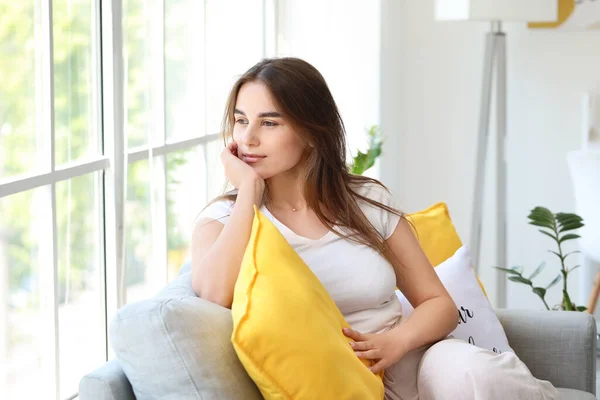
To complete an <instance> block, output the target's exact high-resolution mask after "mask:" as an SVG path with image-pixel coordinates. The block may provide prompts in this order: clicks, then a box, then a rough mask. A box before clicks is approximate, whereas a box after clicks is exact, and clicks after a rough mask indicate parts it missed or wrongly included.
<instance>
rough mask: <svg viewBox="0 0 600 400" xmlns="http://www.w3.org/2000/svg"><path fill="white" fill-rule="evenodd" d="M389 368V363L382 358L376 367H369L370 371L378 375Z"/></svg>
mask: <svg viewBox="0 0 600 400" xmlns="http://www.w3.org/2000/svg"><path fill="white" fill-rule="evenodd" d="M387 367H388V365H387V361H386V360H385V359H383V358H382V359H381V360H379V361H377V362H376V363H375V365H373V366H372V367H369V370H370V371H371V372H372V373H374V374H378V373H380V372H381V371H383V370H384V369H386V368H387Z"/></svg>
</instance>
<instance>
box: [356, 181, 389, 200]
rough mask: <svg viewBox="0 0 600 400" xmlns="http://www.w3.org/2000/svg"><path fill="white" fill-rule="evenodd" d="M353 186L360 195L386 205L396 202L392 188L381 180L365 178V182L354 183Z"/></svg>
mask: <svg viewBox="0 0 600 400" xmlns="http://www.w3.org/2000/svg"><path fill="white" fill-rule="evenodd" d="M353 188H354V190H355V191H356V192H357V193H358V194H359V195H361V196H363V197H367V198H368V199H370V200H374V201H376V202H378V203H382V204H385V205H391V204H393V203H394V200H393V198H394V196H393V195H392V193H391V192H390V190H389V189H388V188H387V187H386V186H385V185H383V184H382V183H381V182H379V181H371V180H368V181H367V180H365V181H364V182H358V183H354V184H353Z"/></svg>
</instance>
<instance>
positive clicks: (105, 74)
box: [0, 0, 278, 399]
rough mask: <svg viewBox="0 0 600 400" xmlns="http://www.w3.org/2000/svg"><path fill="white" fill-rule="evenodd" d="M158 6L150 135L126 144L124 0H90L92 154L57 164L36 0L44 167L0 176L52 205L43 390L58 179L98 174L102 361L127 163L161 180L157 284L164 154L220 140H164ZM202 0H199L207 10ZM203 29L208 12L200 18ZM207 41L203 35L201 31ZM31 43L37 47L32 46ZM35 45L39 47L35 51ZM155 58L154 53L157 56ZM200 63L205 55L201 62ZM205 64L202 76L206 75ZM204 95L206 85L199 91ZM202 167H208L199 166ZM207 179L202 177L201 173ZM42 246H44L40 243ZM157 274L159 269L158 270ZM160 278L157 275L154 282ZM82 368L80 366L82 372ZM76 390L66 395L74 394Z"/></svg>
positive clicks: (47, 44) (119, 267) (7, 185)
mask: <svg viewBox="0 0 600 400" xmlns="http://www.w3.org/2000/svg"><path fill="white" fill-rule="evenodd" d="M157 2H158V4H159V6H158V10H160V11H159V12H158V13H156V15H154V16H153V22H154V23H156V24H157V30H156V40H157V41H158V42H159V43H160V49H161V50H160V51H156V52H155V53H157V54H158V55H157V56H156V57H157V61H158V63H157V67H158V68H159V76H161V77H162V79H160V82H159V85H158V91H159V96H158V97H159V99H160V101H159V110H160V112H158V113H156V114H155V116H154V117H155V118H156V120H155V121H154V122H155V123H157V126H158V128H157V129H156V132H155V137H154V138H152V140H150V141H149V143H148V144H147V145H145V146H143V147H139V148H135V149H128V148H127V140H126V138H125V129H124V128H125V126H124V125H125V122H126V121H125V112H124V110H125V108H124V107H125V103H124V89H125V88H124V85H125V84H126V82H124V76H125V75H124V60H123V26H122V21H123V20H122V17H123V9H122V0H108V1H102V0H91V6H92V9H93V17H92V49H93V52H92V53H93V54H92V60H93V62H92V76H93V79H94V84H93V88H94V89H95V90H96V91H97V96H98V98H97V101H96V103H95V106H96V110H95V112H96V114H95V115H96V117H97V118H96V120H95V124H96V126H95V127H96V128H97V129H98V137H97V149H98V152H97V155H95V156H91V157H86V158H83V159H80V160H77V161H76V162H72V163H70V164H65V165H60V166H58V167H57V165H56V160H55V124H54V47H53V46H54V35H53V1H52V0H40V6H41V7H40V9H39V10H40V15H39V17H40V18H41V24H40V29H39V31H38V30H36V34H35V36H36V38H35V39H36V40H38V41H39V43H40V44H41V45H40V46H39V49H40V50H39V51H41V63H40V66H39V68H38V69H39V70H41V74H40V77H39V78H40V79H39V83H40V84H41V93H42V96H41V98H40V99H39V100H38V99H37V98H36V101H39V102H40V104H41V112H37V114H38V115H36V118H37V120H38V121H39V122H40V123H39V124H37V126H36V135H37V138H38V141H37V146H38V148H37V151H36V152H37V154H38V155H40V156H41V157H42V161H41V162H42V163H43V165H44V166H45V167H46V169H45V170H44V171H41V172H35V173H30V174H25V175H18V176H11V177H10V178H8V179H3V180H0V198H3V197H6V196H10V195H13V194H17V193H21V192H25V191H29V190H34V189H41V190H43V193H44V196H45V197H46V198H47V201H48V202H49V204H51V209H52V212H51V216H50V217H49V218H50V219H51V222H50V223H48V224H45V225H47V226H45V227H44V229H46V230H47V233H48V236H51V237H52V241H48V242H49V243H48V244H46V245H40V246H41V248H40V252H44V253H45V255H46V256H47V258H46V259H51V260H52V269H50V268H42V269H41V275H40V280H41V285H40V286H41V288H42V297H41V298H42V314H43V315H45V317H44V319H43V321H42V329H44V331H45V332H48V334H47V335H45V338H44V341H43V348H42V352H43V354H42V363H43V365H44V368H45V370H44V373H43V374H44V377H42V380H43V385H44V389H45V392H46V393H55V396H54V397H55V398H56V399H58V398H59V389H60V388H59V381H60V359H59V354H60V352H59V300H58V257H57V254H58V249H57V241H58V238H57V212H56V207H57V204H56V185H57V183H59V182H62V181H66V180H69V179H73V178H76V177H79V176H82V175H88V174H94V173H97V174H100V179H99V186H100V187H99V190H98V193H99V195H100V196H101V198H100V199H99V206H100V210H99V214H100V219H101V220H100V221H99V226H100V230H101V231H100V237H101V238H102V239H103V242H102V243H100V245H101V246H102V249H101V251H100V253H101V255H102V257H101V263H100V267H101V275H102V276H103V280H102V289H101V290H102V291H103V293H104V298H103V300H104V328H105V331H104V335H105V339H104V346H105V347H104V352H105V360H109V359H111V358H112V357H113V356H114V354H113V352H112V350H111V349H110V346H109V342H108V325H109V320H110V318H111V317H112V316H113V315H115V313H116V312H117V310H118V309H119V308H121V307H122V306H123V305H125V304H126V302H127V299H126V287H125V282H124V276H125V268H126V264H125V253H126V248H125V221H126V216H125V211H124V209H125V202H126V188H125V183H126V176H127V175H126V174H127V167H128V165H129V164H132V163H134V162H137V161H141V160H149V162H150V164H151V169H152V168H155V169H158V170H159V171H160V176H162V179H161V180H160V181H159V182H157V184H156V186H155V187H153V189H154V190H156V191H157V193H158V194H159V196H158V197H159V199H160V201H158V203H157V204H156V205H154V206H153V207H152V223H153V224H156V226H157V231H158V232H160V237H159V236H158V235H157V234H154V235H153V238H152V240H153V244H154V245H155V246H158V248H159V250H158V253H157V254H159V257H155V258H157V263H159V262H160V263H162V264H163V265H164V267H163V271H162V273H161V271H158V270H157V271H155V272H157V276H158V278H157V279H159V280H160V281H161V282H162V283H163V284H164V283H166V282H167V279H168V276H167V274H168V269H167V238H166V234H167V201H166V199H167V187H166V186H167V185H166V179H167V173H168V171H167V168H166V156H167V155H168V154H170V153H173V152H177V151H180V150H185V149H192V148H196V147H198V146H207V145H208V144H210V143H212V142H214V141H217V140H219V139H220V134H219V133H212V134H208V132H206V129H204V131H203V132H202V135H201V136H195V137H191V138H186V139H181V140H176V139H175V140H169V139H168V138H167V129H166V122H165V112H166V110H165V54H164V42H165V18H164V17H165V2H166V0H157ZM207 2H208V0H205V1H204V2H203V6H204V8H205V10H206V7H207ZM262 7H263V9H262V11H263V16H264V18H263V26H262V32H263V37H262V39H263V43H262V47H263V51H262V56H263V57H270V56H275V55H276V54H277V38H276V37H277V30H278V25H277V15H278V13H277V9H278V0H262ZM203 24H204V29H206V13H205V20H204V21H203ZM205 40H206V35H205ZM36 48H37V47H36ZM36 51H37V50H36ZM159 59H160V60H159ZM204 62H206V61H204ZM206 75H207V73H206V71H204V77H203V78H204V81H206V79H207V76H206ZM203 95H204V97H205V102H206V97H207V92H206V90H205V91H204V93H203ZM205 174H206V175H207V174H208V168H206V169H205ZM205 180H206V181H208V176H205ZM42 247H43V248H42ZM161 275H162V276H161ZM159 283H160V282H159ZM86 372H88V371H81V373H82V376H83V374H85V373H86ZM77 395H78V394H77V393H75V394H72V395H70V396H68V397H63V398H66V399H72V398H76V397H77Z"/></svg>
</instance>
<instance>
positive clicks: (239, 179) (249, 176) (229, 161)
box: [221, 142, 263, 189]
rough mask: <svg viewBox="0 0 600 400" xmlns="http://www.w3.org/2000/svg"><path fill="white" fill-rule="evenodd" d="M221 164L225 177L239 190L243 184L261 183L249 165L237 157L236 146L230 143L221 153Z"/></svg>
mask: <svg viewBox="0 0 600 400" xmlns="http://www.w3.org/2000/svg"><path fill="white" fill-rule="evenodd" d="M221 163H222V164H223V167H224V168H225V177H226V178H227V180H228V181H229V182H231V184H232V185H233V186H234V187H235V188H236V189H239V188H240V187H241V186H242V184H244V183H256V182H263V179H262V178H261V177H260V175H258V173H257V172H256V171H255V170H254V168H252V167H251V166H250V165H248V164H246V163H245V162H244V161H242V160H241V159H240V158H239V157H238V144H237V143H236V142H231V143H229V144H228V145H227V147H225V148H224V149H223V151H222V152H221Z"/></svg>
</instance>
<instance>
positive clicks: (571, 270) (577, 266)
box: [569, 265, 581, 273]
mask: <svg viewBox="0 0 600 400" xmlns="http://www.w3.org/2000/svg"><path fill="white" fill-rule="evenodd" d="M579 267H581V265H576V266H574V267H573V268H570V269H569V273H571V272H573V271H574V270H576V269H577V268H579Z"/></svg>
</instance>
